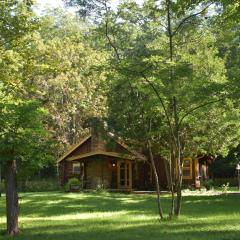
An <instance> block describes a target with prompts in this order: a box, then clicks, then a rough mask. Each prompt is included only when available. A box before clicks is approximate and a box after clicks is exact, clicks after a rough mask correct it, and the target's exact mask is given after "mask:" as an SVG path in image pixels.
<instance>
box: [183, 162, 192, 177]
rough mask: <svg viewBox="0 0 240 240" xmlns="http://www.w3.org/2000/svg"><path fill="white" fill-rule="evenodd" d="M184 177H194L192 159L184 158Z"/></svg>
mask: <svg viewBox="0 0 240 240" xmlns="http://www.w3.org/2000/svg"><path fill="white" fill-rule="evenodd" d="M183 179H192V159H191V158H184V159H183Z"/></svg>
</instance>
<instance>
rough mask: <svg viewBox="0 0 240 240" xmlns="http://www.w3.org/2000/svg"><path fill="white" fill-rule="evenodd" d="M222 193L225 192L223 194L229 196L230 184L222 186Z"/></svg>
mask: <svg viewBox="0 0 240 240" xmlns="http://www.w3.org/2000/svg"><path fill="white" fill-rule="evenodd" d="M221 187H222V192H223V194H225V195H226V194H227V192H228V189H229V182H228V183H226V184H223V185H222V186H221Z"/></svg>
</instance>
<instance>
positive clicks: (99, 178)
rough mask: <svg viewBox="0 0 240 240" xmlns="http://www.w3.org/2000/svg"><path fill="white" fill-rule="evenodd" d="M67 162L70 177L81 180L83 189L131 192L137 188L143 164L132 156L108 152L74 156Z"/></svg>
mask: <svg viewBox="0 0 240 240" xmlns="http://www.w3.org/2000/svg"><path fill="white" fill-rule="evenodd" d="M67 162H68V163H71V164H72V175H73V176H77V177H78V178H79V179H80V180H81V182H82V186H83V188H84V189H97V188H104V189H108V190H111V191H132V190H133V189H136V188H138V185H139V180H140V179H139V176H140V171H142V168H143V167H142V165H143V164H144V163H143V162H142V161H139V160H137V159H134V158H133V157H132V156H127V155H123V154H117V153H109V152H96V153H88V154H83V155H79V156H74V157H71V158H69V159H68V161H67ZM145 168H146V167H145ZM149 173H150V172H149ZM146 177H150V176H146ZM142 180H143V179H141V181H142ZM149 180H150V179H146V181H149Z"/></svg>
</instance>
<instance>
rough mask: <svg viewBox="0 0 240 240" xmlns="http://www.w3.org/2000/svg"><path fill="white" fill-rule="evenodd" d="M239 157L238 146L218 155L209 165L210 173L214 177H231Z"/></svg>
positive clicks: (234, 174) (233, 175) (234, 172)
mask: <svg viewBox="0 0 240 240" xmlns="http://www.w3.org/2000/svg"><path fill="white" fill-rule="evenodd" d="M239 159H240V146H239V145H238V146H237V147H236V148H233V149H231V150H230V151H229V153H228V154H227V155H226V156H218V157H217V158H216V159H215V161H214V162H213V164H211V165H210V169H209V170H210V173H211V175H212V176H213V177H214V178H233V177H235V176H236V166H237V164H238V162H239Z"/></svg>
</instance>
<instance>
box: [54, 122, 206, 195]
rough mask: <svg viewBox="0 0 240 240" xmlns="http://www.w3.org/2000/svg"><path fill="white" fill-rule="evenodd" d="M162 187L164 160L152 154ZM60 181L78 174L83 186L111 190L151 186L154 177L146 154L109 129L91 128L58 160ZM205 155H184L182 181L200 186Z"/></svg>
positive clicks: (204, 172)
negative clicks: (134, 148)
mask: <svg viewBox="0 0 240 240" xmlns="http://www.w3.org/2000/svg"><path fill="white" fill-rule="evenodd" d="M154 161H155V164H156V168H157V172H158V177H159V183H160V187H161V189H165V190H166V189H167V186H168V181H167V176H166V173H165V166H164V160H163V159H162V158H161V157H160V156H154ZM57 163H58V172H59V180H60V184H61V185H64V184H65V183H66V182H67V181H68V179H70V178H72V177H77V178H79V180H80V181H81V183H82V186H83V188H84V189H96V188H98V187H99V186H101V187H103V188H105V189H108V190H112V191H132V190H138V191H149V190H154V189H155V188H154V177H153V171H152V167H151V164H150V161H149V158H148V156H146V155H144V154H142V153H141V152H137V151H134V150H132V148H130V147H129V146H128V145H127V144H125V143H124V142H123V141H122V140H121V139H119V138H116V137H115V136H114V135H113V134H112V133H110V132H107V131H102V130H99V129H98V128H94V127H92V128H91V131H90V134H89V135H87V136H86V137H85V138H83V139H82V140H81V141H79V142H78V143H77V144H76V145H74V146H73V147H71V148H70V149H69V150H68V151H67V152H66V153H65V154H64V155H63V156H61V157H60V158H59V159H58V161H57ZM207 169H208V158H206V157H205V156H198V157H197V158H196V159H192V158H184V159H183V184H184V185H188V186H191V187H195V188H199V187H200V179H201V178H202V179H207V178H208V171H207Z"/></svg>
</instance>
